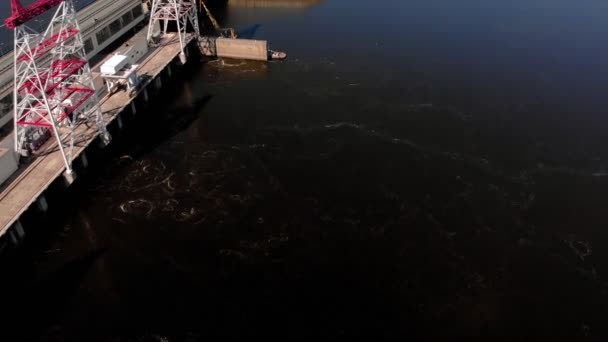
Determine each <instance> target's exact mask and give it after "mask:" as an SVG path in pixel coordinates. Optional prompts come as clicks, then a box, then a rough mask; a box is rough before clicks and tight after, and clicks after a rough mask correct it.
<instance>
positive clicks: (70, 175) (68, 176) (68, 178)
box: [63, 170, 76, 186]
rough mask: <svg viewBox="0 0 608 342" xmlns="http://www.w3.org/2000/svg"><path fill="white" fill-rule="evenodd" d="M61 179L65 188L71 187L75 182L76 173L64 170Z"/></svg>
mask: <svg viewBox="0 0 608 342" xmlns="http://www.w3.org/2000/svg"><path fill="white" fill-rule="evenodd" d="M63 179H64V181H65V185H66V186H70V185H72V183H74V181H75V180H76V172H74V170H66V171H64V172H63Z"/></svg>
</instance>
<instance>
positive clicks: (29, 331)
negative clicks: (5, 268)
mask: <svg viewBox="0 0 608 342" xmlns="http://www.w3.org/2000/svg"><path fill="white" fill-rule="evenodd" d="M107 252H108V250H107V249H106V248H98V249H95V250H91V251H89V252H87V253H85V254H83V255H81V256H79V257H76V258H73V259H71V260H69V261H67V262H65V263H63V264H62V265H61V266H59V267H57V268H56V269H55V270H53V271H50V272H49V273H47V274H44V275H42V276H41V277H40V278H38V279H34V280H32V281H31V283H30V284H29V285H25V286H23V287H19V288H13V289H11V291H10V292H11V293H12V295H11V296H9V297H8V302H7V303H5V305H4V306H3V308H2V310H3V314H9V316H8V317H5V322H10V324H6V327H7V330H5V331H3V332H2V334H3V335H4V336H13V339H12V340H24V341H27V340H30V339H31V340H37V338H36V337H39V336H40V334H41V333H42V332H44V331H46V330H47V329H48V328H49V327H50V326H52V325H53V324H54V322H56V320H57V318H58V317H61V315H62V313H63V312H65V310H66V308H67V307H69V304H70V302H71V300H70V299H71V298H72V297H73V295H74V293H75V292H76V291H77V290H78V289H79V288H80V287H81V286H82V284H83V281H84V279H85V278H86V277H87V275H88V273H89V272H90V271H91V270H92V268H93V267H94V265H95V263H96V262H97V261H98V260H99V259H100V258H101V257H103V256H104V255H105V254H106V253H107ZM18 336H19V337H18Z"/></svg>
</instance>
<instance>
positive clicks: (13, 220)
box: [0, 34, 193, 244]
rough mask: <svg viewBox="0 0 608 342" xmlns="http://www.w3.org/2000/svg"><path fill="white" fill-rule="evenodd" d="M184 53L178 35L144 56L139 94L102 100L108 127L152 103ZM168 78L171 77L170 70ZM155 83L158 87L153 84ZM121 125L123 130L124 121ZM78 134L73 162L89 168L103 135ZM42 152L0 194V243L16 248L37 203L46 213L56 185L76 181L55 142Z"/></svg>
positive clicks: (87, 131)
mask: <svg viewBox="0 0 608 342" xmlns="http://www.w3.org/2000/svg"><path fill="white" fill-rule="evenodd" d="M192 40H193V35H188V36H187V37H186V44H189V43H190V42H192ZM180 53H181V50H180V44H179V40H178V39H177V36H176V35H175V34H168V35H167V37H165V38H164V39H163V40H162V41H161V43H160V45H159V46H158V47H156V48H151V49H150V51H149V52H148V54H147V55H146V56H144V59H143V61H141V62H140V67H139V69H138V70H137V73H138V74H139V75H146V76H147V77H145V78H143V79H142V81H141V82H142V84H141V85H140V86H139V87H138V88H137V89H138V90H137V91H136V92H135V93H130V92H127V91H118V92H115V93H113V94H111V95H105V96H104V97H103V98H102V99H101V100H100V105H101V110H102V112H103V116H104V121H105V124H106V126H109V125H110V124H111V123H113V122H114V121H115V120H117V118H118V116H119V115H120V114H121V113H122V112H123V111H124V110H125V108H130V110H131V113H133V114H135V113H137V105H136V103H135V100H136V99H137V98H138V97H140V96H142V97H143V99H144V101H145V102H147V101H148V100H149V94H148V87H149V86H152V87H155V88H158V89H159V88H160V87H162V85H163V82H162V81H160V74H161V73H162V71H163V70H164V69H166V68H170V65H171V63H172V62H173V61H176V60H177V59H178V58H179V55H180ZM93 69H95V68H93ZM168 74H169V75H171V71H170V70H169V71H168ZM155 80H156V81H155ZM152 82H154V84H151V83H152ZM95 83H96V84H99V83H100V80H96V82H95ZM118 125H119V126H122V121H120V119H119V121H118ZM76 132H77V137H78V138H79V140H80V143H78V144H76V145H75V147H74V153H73V159H76V158H79V157H80V158H82V159H81V160H82V164H83V167H87V165H88V160H87V158H86V156H85V154H84V151H85V150H86V149H87V148H88V147H89V146H90V145H91V143H92V142H93V141H94V140H96V139H97V138H98V135H99V131H98V130H96V129H95V128H94V127H91V128H88V127H87V126H86V125H85V124H81V125H80V126H78V128H77V129H76ZM40 151H41V152H42V153H40V155H39V156H38V157H37V158H36V159H35V160H34V161H33V162H32V163H31V164H30V165H29V166H28V167H27V168H26V169H24V170H22V171H21V173H20V174H19V175H18V176H17V177H16V178H15V179H14V180H12V182H11V183H10V184H8V186H6V187H5V188H4V190H3V191H2V192H1V193H0V240H1V238H2V237H3V236H4V235H6V234H9V237H10V240H11V241H12V242H13V243H15V244H16V243H18V242H19V241H21V240H22V238H23V237H24V235H25V233H26V229H25V228H24V227H23V226H22V224H21V222H20V217H21V216H22V215H23V214H24V213H25V212H26V211H27V210H28V209H29V208H30V207H31V206H32V204H33V203H35V202H37V203H38V207H39V208H40V209H41V210H43V211H46V210H47V209H48V208H49V203H47V200H46V198H45V197H44V193H45V191H47V189H48V188H49V186H51V184H52V183H53V182H55V181H56V180H58V179H59V178H61V176H62V174H63V176H64V178H65V180H66V183H67V184H68V185H69V184H71V183H72V182H73V181H74V180H75V179H76V176H77V175H76V174H75V172H72V173H69V174H66V173H65V171H66V170H65V165H64V163H63V161H62V157H61V154H60V152H59V151H58V149H57V146H56V140H55V139H50V140H49V141H48V142H47V144H46V145H45V146H43V147H42V148H41V149H40ZM81 156H82V157H81ZM26 228H27V227H26ZM0 242H1V241H0Z"/></svg>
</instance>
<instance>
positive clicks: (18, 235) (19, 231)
mask: <svg viewBox="0 0 608 342" xmlns="http://www.w3.org/2000/svg"><path fill="white" fill-rule="evenodd" d="M9 235H10V237H11V241H12V242H13V244H14V245H15V246H17V245H18V244H19V242H21V240H23V237H24V236H25V230H24V229H23V226H22V225H21V222H20V221H17V222H15V223H13V227H12V229H11V230H10V233H9Z"/></svg>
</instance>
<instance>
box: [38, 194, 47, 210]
mask: <svg viewBox="0 0 608 342" xmlns="http://www.w3.org/2000/svg"><path fill="white" fill-rule="evenodd" d="M36 204H37V205H38V209H40V211H42V212H43V213H46V212H47V211H48V210H49V202H47V200H46V197H45V196H44V195H40V196H38V199H37V200H36Z"/></svg>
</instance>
